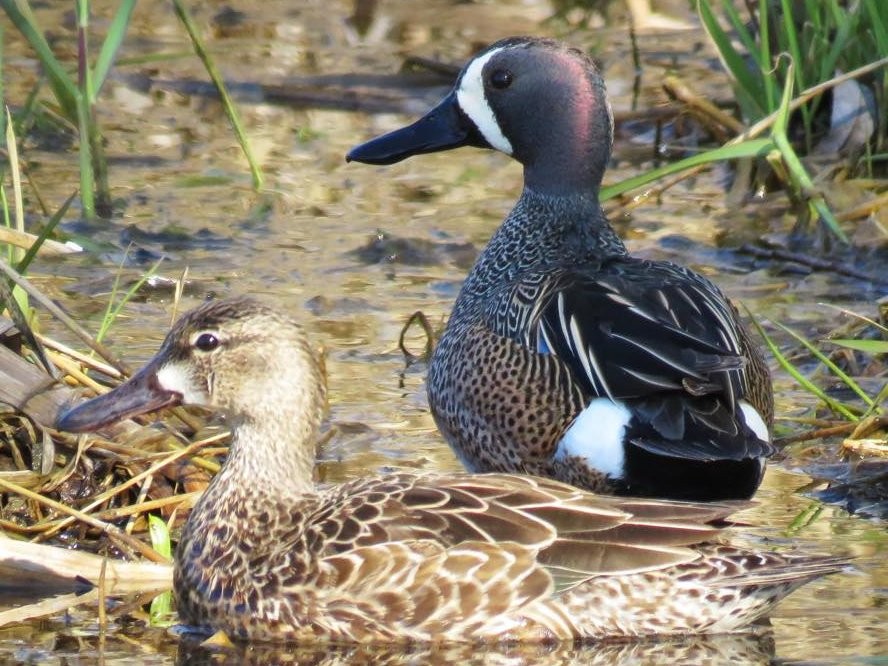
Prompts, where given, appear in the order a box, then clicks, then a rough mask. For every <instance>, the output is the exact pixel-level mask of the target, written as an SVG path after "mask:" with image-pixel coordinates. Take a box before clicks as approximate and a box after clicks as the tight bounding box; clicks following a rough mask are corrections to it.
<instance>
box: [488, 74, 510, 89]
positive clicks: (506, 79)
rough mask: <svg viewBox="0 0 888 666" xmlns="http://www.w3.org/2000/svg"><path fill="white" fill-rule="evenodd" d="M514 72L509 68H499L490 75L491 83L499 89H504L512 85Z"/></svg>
mask: <svg viewBox="0 0 888 666" xmlns="http://www.w3.org/2000/svg"><path fill="white" fill-rule="evenodd" d="M513 78H514V77H513V76H512V72H510V71H509V70H507V69H497V70H495V71H494V72H493V74H491V75H490V85H492V86H493V87H494V88H496V89H497V90H503V89H504V88H508V87H509V86H510V85H512V79H513Z"/></svg>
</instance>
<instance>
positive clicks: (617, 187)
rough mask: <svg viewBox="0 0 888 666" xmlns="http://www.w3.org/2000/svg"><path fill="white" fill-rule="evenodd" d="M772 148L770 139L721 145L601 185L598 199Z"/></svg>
mask: <svg viewBox="0 0 888 666" xmlns="http://www.w3.org/2000/svg"><path fill="white" fill-rule="evenodd" d="M773 149H774V143H773V142H772V141H771V140H770V139H750V140H748V141H743V142H740V143H735V144H729V145H726V146H721V147H720V148H715V149H713V150H707V151H706V152H703V153H699V154H697V155H691V156H690V157H686V158H685V159H683V160H679V161H678V162H673V163H671V164H666V165H665V166H662V167H660V168H659V169H652V170H651V171H647V172H645V173H643V174H641V175H638V176H635V177H633V178H627V179H626V180H621V181H620V182H619V183H614V184H613V185H608V186H606V187H602V188H601V192H600V193H599V199H600V200H601V201H607V200H608V199H612V198H613V197H617V196H620V195H621V194H624V193H626V192H628V191H629V190H634V189H636V188H638V187H642V186H644V185H647V184H648V183H652V182H654V181H655V180H658V179H660V178H664V177H666V176H671V175H672V174H674V173H680V172H682V171H684V170H686V169H691V168H693V167H696V166H700V165H701V164H708V163H710V162H721V161H724V160H735V159H743V158H748V157H759V156H761V155H764V154H765V153H768V152H769V151H771V150H773Z"/></svg>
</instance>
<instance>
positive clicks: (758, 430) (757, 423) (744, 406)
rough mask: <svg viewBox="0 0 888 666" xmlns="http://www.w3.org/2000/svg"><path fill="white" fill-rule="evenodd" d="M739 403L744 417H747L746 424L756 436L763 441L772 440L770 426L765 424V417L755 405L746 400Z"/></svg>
mask: <svg viewBox="0 0 888 666" xmlns="http://www.w3.org/2000/svg"><path fill="white" fill-rule="evenodd" d="M737 404H738V405H739V406H740V411H741V412H743V418H744V419H746V425H747V426H749V429H750V430H752V432H754V433H755V436H756V437H758V438H759V439H760V440H762V441H763V442H770V441H771V435H770V434H769V433H768V426H767V425H765V421H764V419H763V418H762V416H761V414H759V413H758V411H756V409H755V407H753V406H752V405H750V404H749V403H748V402H746V401H745V400H741V401H740V402H738V403H737Z"/></svg>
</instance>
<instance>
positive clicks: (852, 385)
mask: <svg viewBox="0 0 888 666" xmlns="http://www.w3.org/2000/svg"><path fill="white" fill-rule="evenodd" d="M773 323H774V325H775V326H776V327H777V328H779V329H780V330H782V331H783V332H784V333H786V334H787V335H789V336H791V337H792V338H793V339H795V341H796V342H798V343H799V344H800V345H802V346H803V347H804V348H805V349H807V350H808V351H809V352H811V354H812V355H813V356H814V357H815V358H816V359H817V360H818V361H820V362H821V363H823V365H825V366H826V367H827V369H828V370H829V371H830V372H832V373H833V374H834V375H835V376H836V377H838V378H839V379H841V380H842V383H844V384H845V386H847V387H848V388H849V389H851V390H852V391H854V393H856V394H857V396H858V397H859V398H860V399H861V400H863V401H864V402H865V403H866V405H867V407H872V406H873V399H872V398H870V397H869V396H868V395H867V394H866V392H865V391H864V390H863V389H862V388H860V385H859V384H858V383H857V382H855V381H854V380H853V379H852V378H851V377H849V376H848V374H847V373H846V372H845V371H844V370H842V369H841V368H840V367H839V366H837V365H836V364H835V363H833V362H832V361H831V360H830V359H829V357H827V356H826V354H824V353H823V352H822V351H820V350H819V349H817V347H815V346H814V345H813V344H812V343H811V341H809V340H808V339H806V338H805V336H803V335H801V334H800V333H796V332H795V331H794V330H792V329H791V328H789V326H785V325H784V324H781V323H780V322H776V321H775V322H773Z"/></svg>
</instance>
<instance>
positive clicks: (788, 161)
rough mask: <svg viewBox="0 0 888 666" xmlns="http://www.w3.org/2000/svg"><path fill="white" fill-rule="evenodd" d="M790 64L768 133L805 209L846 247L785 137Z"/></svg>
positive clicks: (835, 220) (846, 239) (843, 234)
mask: <svg viewBox="0 0 888 666" xmlns="http://www.w3.org/2000/svg"><path fill="white" fill-rule="evenodd" d="M793 69H794V66H793V63H792V62H790V63H789V66H788V67H787V74H786V85H785V86H784V88H783V97H782V99H781V101H780V107H779V108H778V110H777V116H776V118H775V121H774V126H773V127H772V129H771V137H772V138H773V140H774V143H775V145H776V146H777V149H778V150H779V151H780V156H781V158H782V159H783V163H784V164H785V165H786V168H787V170H788V171H789V174H790V177H791V179H792V181H793V185H795V187H796V188H797V189H798V193H799V194H800V195H801V197H802V198H803V199H805V200H807V201H808V202H809V205H810V206H811V207H812V208H813V209H814V211H816V213H817V215H819V217H820V219H821V220H823V222H824V223H825V224H826V226H827V228H829V230H830V231H831V232H832V233H833V235H834V236H835V237H836V238H838V239H839V240H841V241H842V242H843V243H845V244H846V245H848V244H849V243H850V241H849V240H848V237H847V236H846V235H845V232H844V231H842V228H841V227H840V226H839V221H838V220H837V219H836V218H835V216H834V215H833V213H832V211H831V210H830V209H829V206H828V205H827V204H826V201H825V200H824V198H823V195H822V194H821V193H820V192H819V191H818V190H817V188H815V187H814V182H813V181H812V180H811V177H810V176H809V175H808V172H807V171H806V170H805V167H804V165H802V161H801V160H800V159H799V156H798V155H797V154H796V152H795V149H794V148H793V147H792V143H791V142H790V140H789V136H788V135H787V133H786V132H787V127H788V126H789V113H790V102H791V101H792V81H793V77H794V75H793Z"/></svg>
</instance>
